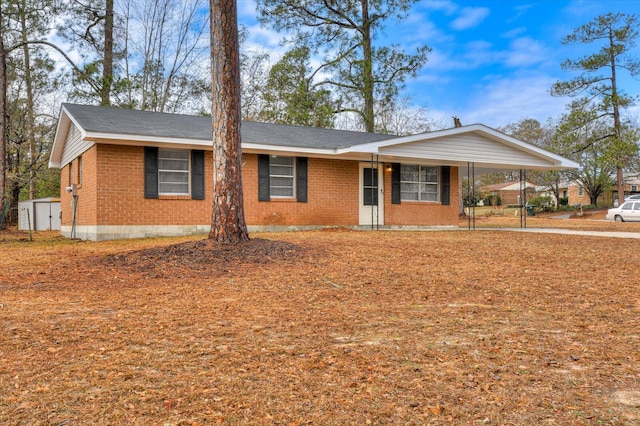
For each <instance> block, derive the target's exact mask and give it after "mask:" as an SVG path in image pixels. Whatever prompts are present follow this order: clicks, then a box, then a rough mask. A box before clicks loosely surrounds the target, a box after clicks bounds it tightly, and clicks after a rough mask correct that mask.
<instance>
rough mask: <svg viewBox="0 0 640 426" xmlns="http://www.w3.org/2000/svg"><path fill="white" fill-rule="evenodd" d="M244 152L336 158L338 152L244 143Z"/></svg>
mask: <svg viewBox="0 0 640 426" xmlns="http://www.w3.org/2000/svg"><path fill="white" fill-rule="evenodd" d="M242 151H243V152H244V151H255V152H264V151H270V152H281V153H291V154H308V155H319V156H322V155H329V156H332V157H335V156H336V154H337V152H336V150H335V149H318V148H298V147H292V146H276V145H265V144H258V143H250V142H246V143H245V142H243V143H242Z"/></svg>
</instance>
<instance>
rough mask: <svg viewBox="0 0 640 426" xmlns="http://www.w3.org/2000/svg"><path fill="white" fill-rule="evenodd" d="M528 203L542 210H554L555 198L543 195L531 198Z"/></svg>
mask: <svg viewBox="0 0 640 426" xmlns="http://www.w3.org/2000/svg"><path fill="white" fill-rule="evenodd" d="M527 204H528V205H530V206H534V207H536V208H538V209H540V210H542V211H550V210H553V199H552V198H551V197H549V196H541V197H535V198H532V199H530V200H529V201H528V202H527Z"/></svg>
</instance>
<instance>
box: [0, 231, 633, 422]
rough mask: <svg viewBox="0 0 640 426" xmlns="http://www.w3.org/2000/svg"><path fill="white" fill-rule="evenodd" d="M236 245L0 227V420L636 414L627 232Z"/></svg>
mask: <svg viewBox="0 0 640 426" xmlns="http://www.w3.org/2000/svg"><path fill="white" fill-rule="evenodd" d="M582 222H585V223H586V221H582ZM576 223H577V222H576ZM529 224H530V225H531V223H529ZM598 225H608V224H606V223H598ZM611 225H614V226H615V227H618V228H619V229H631V228H632V227H633V224H611ZM620 225H622V226H625V225H632V226H631V227H627V228H622V227H621V226H620ZM584 226H588V224H587V225H584ZM252 238H253V240H252V241H251V242H250V243H248V244H246V245H243V246H219V245H215V244H210V243H207V242H203V241H202V237H194V238H173V239H153V240H129V241H112V242H102V243H90V242H77V241H69V240H65V239H62V238H59V237H56V236H55V234H48V233H42V234H38V235H36V237H35V240H34V242H29V241H28V234H24V233H15V232H14V233H9V234H7V233H4V234H3V233H0V253H1V255H0V324H2V326H1V327H0V343H1V344H0V424H3V425H4V424H7V425H32V424H46V425H49V424H51V425H61V424H65V425H85V424H86V425H89V424H91V425H94V424H97V425H114V424H134V425H200V424H202V425H209V424H218V423H220V424H285V425H302V424H317V425H332V424H333V425H345V424H357V425H366V424H372V425H383V424H402V425H405V424H410V425H422V424H434V425H438V424H452V423H453V424H470V425H474V424H482V425H485V424H490V425H503V424H504V425H531V424H558V425H582V424H614V425H632V424H637V423H638V422H640V408H639V406H640V331H639V330H640V321H639V318H640V291H639V283H640V279H639V278H637V277H638V276H640V274H639V272H640V268H639V267H638V265H639V263H638V262H639V256H638V247H639V241H638V240H634V239H614V238H611V239H609V238H600V237H584V236H566V235H549V234H530V233H527V234H523V233H514V232H505V231H482V232H469V231H466V230H460V231H429V232H356V231H346V230H334V231H317V232H301V233H284V234H261V235H253V236H252Z"/></svg>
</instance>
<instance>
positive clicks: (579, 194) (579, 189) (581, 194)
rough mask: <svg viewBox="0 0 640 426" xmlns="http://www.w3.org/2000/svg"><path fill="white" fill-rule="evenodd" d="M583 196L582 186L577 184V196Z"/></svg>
mask: <svg viewBox="0 0 640 426" xmlns="http://www.w3.org/2000/svg"><path fill="white" fill-rule="evenodd" d="M583 196H584V188H583V187H581V186H579V187H578V197H583Z"/></svg>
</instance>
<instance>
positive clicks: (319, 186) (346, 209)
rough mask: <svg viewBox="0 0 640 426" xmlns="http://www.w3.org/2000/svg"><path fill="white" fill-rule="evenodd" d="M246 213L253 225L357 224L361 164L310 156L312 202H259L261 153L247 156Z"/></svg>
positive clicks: (245, 164) (309, 197) (244, 177)
mask: <svg viewBox="0 0 640 426" xmlns="http://www.w3.org/2000/svg"><path fill="white" fill-rule="evenodd" d="M243 164H244V165H243V168H242V175H243V187H244V213H245V217H246V220H247V223H248V224H249V225H357V224H358V170H359V169H358V163H357V162H355V161H344V160H325V159H319V158H309V164H308V166H309V167H308V197H307V198H308V202H306V203H298V202H297V201H295V199H283V198H280V199H278V198H275V199H272V200H271V201H258V156H257V155H255V154H245V155H243Z"/></svg>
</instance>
